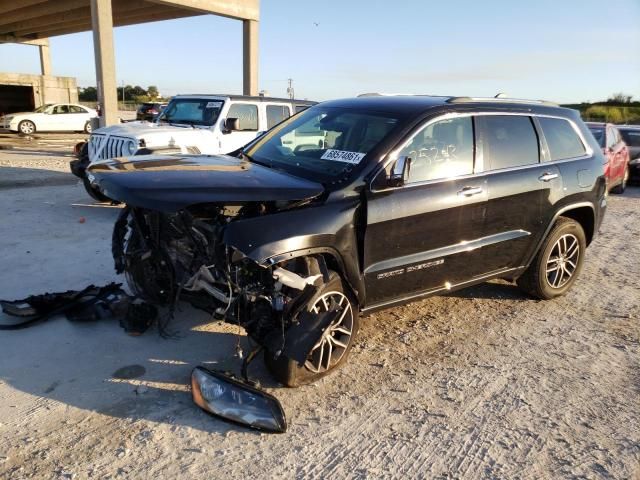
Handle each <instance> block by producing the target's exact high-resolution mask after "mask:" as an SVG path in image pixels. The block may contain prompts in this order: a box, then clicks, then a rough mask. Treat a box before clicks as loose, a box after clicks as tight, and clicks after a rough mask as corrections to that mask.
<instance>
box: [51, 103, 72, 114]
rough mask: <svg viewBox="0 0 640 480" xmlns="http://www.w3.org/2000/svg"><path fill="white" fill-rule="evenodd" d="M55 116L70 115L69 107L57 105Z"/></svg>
mask: <svg viewBox="0 0 640 480" xmlns="http://www.w3.org/2000/svg"><path fill="white" fill-rule="evenodd" d="M53 113H54V115H60V114H62V113H69V107H68V106H67V105H56V106H55V107H53Z"/></svg>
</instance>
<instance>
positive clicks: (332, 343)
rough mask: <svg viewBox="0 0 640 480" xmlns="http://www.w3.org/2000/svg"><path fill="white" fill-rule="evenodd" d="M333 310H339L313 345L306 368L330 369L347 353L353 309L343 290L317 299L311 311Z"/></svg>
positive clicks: (322, 370)
mask: <svg viewBox="0 0 640 480" xmlns="http://www.w3.org/2000/svg"><path fill="white" fill-rule="evenodd" d="M332 310H337V311H338V312H339V316H338V318H336V319H335V320H334V321H333V322H332V323H331V325H330V326H329V328H327V329H326V330H325V332H324V333H323V334H322V338H320V340H319V341H318V342H317V343H316V344H315V345H314V346H313V348H312V349H311V352H310V354H309V357H308V358H307V361H306V362H305V364H304V365H305V368H306V369H307V370H310V371H312V372H314V373H322V372H326V371H327V370H330V369H331V368H332V367H333V366H334V365H335V364H337V363H338V362H339V361H340V360H341V359H342V357H343V355H344V354H345V353H346V351H347V348H348V346H349V342H350V341H351V334H352V331H353V321H354V319H353V309H352V307H351V303H350V302H349V300H348V298H347V297H346V296H345V295H344V294H343V293H342V292H336V291H333V292H328V293H325V294H324V295H322V296H320V298H318V299H316V301H315V302H314V304H313V306H312V307H311V308H310V309H309V311H311V312H313V313H316V314H318V313H323V312H328V311H332Z"/></svg>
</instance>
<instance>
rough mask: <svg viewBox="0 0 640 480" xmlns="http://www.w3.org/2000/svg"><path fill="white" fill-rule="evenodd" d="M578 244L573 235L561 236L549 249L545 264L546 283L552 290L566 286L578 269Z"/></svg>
mask: <svg viewBox="0 0 640 480" xmlns="http://www.w3.org/2000/svg"><path fill="white" fill-rule="evenodd" d="M579 258H580V242H579V241H578V238H577V237H576V236H575V235H573V234H565V235H563V236H561V237H560V238H559V239H558V240H557V241H556V243H555V244H554V245H553V247H552V248H551V251H550V252H549V257H548V258H547V263H546V274H547V282H548V284H549V285H550V286H551V287H552V288H561V287H563V286H564V285H566V284H567V283H568V282H569V281H570V280H571V278H572V277H573V274H574V273H575V271H576V270H577V268H578V260H579Z"/></svg>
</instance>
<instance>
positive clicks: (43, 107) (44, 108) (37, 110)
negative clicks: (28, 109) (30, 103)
mask: <svg viewBox="0 0 640 480" xmlns="http://www.w3.org/2000/svg"><path fill="white" fill-rule="evenodd" d="M51 105H53V104H52V103H47V104H45V105H42V106H40V107H38V108H36V109H35V110H34V113H43V112H44V111H45V110H46V109H47V108H49V107H50V106H51Z"/></svg>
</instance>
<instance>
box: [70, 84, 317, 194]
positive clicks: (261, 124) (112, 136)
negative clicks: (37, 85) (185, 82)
mask: <svg viewBox="0 0 640 480" xmlns="http://www.w3.org/2000/svg"><path fill="white" fill-rule="evenodd" d="M314 104H315V102H309V101H302V100H291V99H283V98H269V97H250V96H244V95H177V96H175V97H173V99H172V100H171V101H170V102H169V104H168V105H167V107H166V108H165V109H164V110H163V111H162V113H161V114H159V115H158V116H157V117H156V119H155V120H154V121H153V122H152V123H150V122H127V123H121V124H118V125H112V126H109V127H104V128H100V129H97V130H95V131H94V132H93V133H92V134H91V137H90V138H89V142H88V143H87V146H86V148H84V149H83V152H81V155H80V158H79V159H78V160H74V161H72V162H71V171H72V173H73V174H74V175H76V176H77V177H79V178H81V179H82V180H83V182H84V185H85V187H86V189H87V192H88V193H89V195H91V196H92V197H93V198H95V199H97V200H100V201H106V200H108V199H107V198H105V197H104V196H103V195H102V194H101V193H100V192H99V191H97V190H96V189H94V188H93V187H92V186H91V184H90V182H89V180H88V179H87V178H86V174H85V171H86V169H87V167H88V166H89V164H90V163H93V162H99V161H103V160H108V159H111V158H115V157H131V156H134V155H146V154H172V153H182V154H185V153H193V154H200V153H202V154H210V155H215V154H220V153H228V152H232V151H234V150H237V149H238V148H240V147H242V146H244V145H246V144H247V143H249V142H250V141H251V140H253V139H254V138H255V137H256V136H258V134H259V133H261V132H264V131H266V130H269V129H270V128H271V127H273V126H274V125H276V124H278V123H280V122H281V121H283V120H285V119H286V118H288V117H290V116H291V115H294V114H296V113H298V112H300V111H302V110H304V109H305V108H308V107H310V106H311V105H314Z"/></svg>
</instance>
